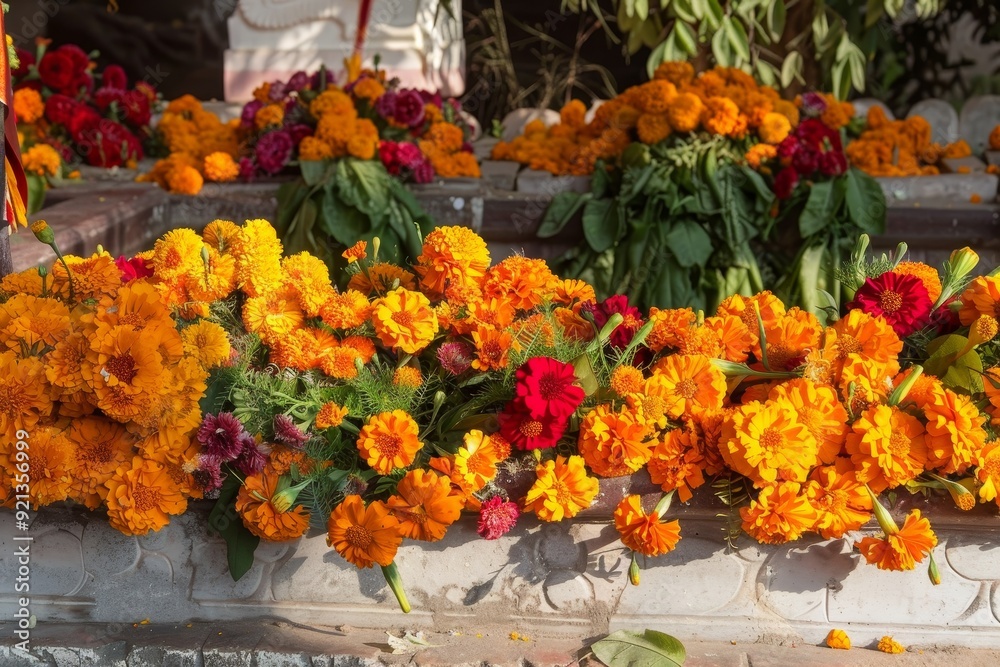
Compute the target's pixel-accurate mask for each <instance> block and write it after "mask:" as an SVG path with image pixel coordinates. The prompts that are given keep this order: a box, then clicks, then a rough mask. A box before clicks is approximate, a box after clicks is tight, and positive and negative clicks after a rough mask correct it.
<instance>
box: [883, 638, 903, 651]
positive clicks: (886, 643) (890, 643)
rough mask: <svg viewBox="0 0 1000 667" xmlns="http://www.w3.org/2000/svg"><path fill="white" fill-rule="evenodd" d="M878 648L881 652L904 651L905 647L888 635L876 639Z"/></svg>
mask: <svg viewBox="0 0 1000 667" xmlns="http://www.w3.org/2000/svg"><path fill="white" fill-rule="evenodd" d="M878 650H880V651H882V653H905V652H906V648H905V647H904V646H903V645H902V644H900V643H899V642H897V641H896V640H895V639H893V638H892V637H890V636H889V635H885V636H884V637H882V639H879V640H878Z"/></svg>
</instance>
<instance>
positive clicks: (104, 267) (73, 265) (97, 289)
mask: <svg viewBox="0 0 1000 667" xmlns="http://www.w3.org/2000/svg"><path fill="white" fill-rule="evenodd" d="M63 259H65V260H66V264H68V265H69V270H70V271H72V272H73V286H74V288H75V289H76V299H77V301H78V302H79V301H83V300H85V299H100V298H102V297H104V296H107V295H110V294H114V293H115V291H116V290H117V289H118V288H119V287H121V284H122V279H121V272H120V271H119V270H118V267H117V266H116V265H115V260H114V259H113V258H112V257H111V255H109V254H108V253H107V252H104V253H102V254H99V255H98V254H94V255H91V256H90V257H76V256H74V255H65V256H64V258H63ZM49 275H50V280H51V281H52V282H51V284H52V292H53V293H55V294H63V293H66V294H68V283H69V279H68V276H67V275H66V267H64V266H63V264H62V262H56V263H55V264H53V265H52V271H51V273H50V274H49Z"/></svg>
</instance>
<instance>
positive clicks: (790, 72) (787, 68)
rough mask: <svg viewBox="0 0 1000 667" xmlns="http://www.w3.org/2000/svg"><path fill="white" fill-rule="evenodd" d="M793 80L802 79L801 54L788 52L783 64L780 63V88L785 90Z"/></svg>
mask: <svg viewBox="0 0 1000 667" xmlns="http://www.w3.org/2000/svg"><path fill="white" fill-rule="evenodd" d="M795 79H799V80H801V79H802V54H801V53H799V52H798V51H790V52H789V53H788V55H786V56H785V62H783V63H781V87H782V88H787V87H788V86H790V85H792V81H793V80H795Z"/></svg>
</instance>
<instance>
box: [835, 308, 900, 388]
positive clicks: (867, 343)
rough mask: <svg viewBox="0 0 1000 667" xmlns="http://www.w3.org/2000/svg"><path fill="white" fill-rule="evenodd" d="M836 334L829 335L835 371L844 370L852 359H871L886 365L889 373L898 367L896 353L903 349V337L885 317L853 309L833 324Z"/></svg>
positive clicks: (885, 368) (892, 373) (886, 371)
mask: <svg viewBox="0 0 1000 667" xmlns="http://www.w3.org/2000/svg"><path fill="white" fill-rule="evenodd" d="M833 331H834V333H835V334H836V335H835V336H833V337H829V338H828V340H827V345H830V346H831V347H832V348H833V350H834V351H835V353H836V357H835V362H834V373H835V375H837V376H839V375H841V374H842V372H843V369H844V366H845V365H848V364H850V363H851V362H853V361H859V360H860V361H870V362H872V363H874V364H876V365H877V366H878V367H880V368H882V369H884V371H885V374H886V375H895V374H896V373H897V372H898V371H899V362H898V361H897V360H896V356H897V355H898V354H899V353H900V352H902V351H903V341H902V340H900V338H899V336H898V335H896V332H895V331H894V330H893V328H892V326H890V325H889V323H888V322H886V321H885V319H883V318H882V317H875V316H872V315H869V314H868V313H865V312H863V311H861V310H858V309H853V310H851V311H850V312H849V313H847V315H846V316H844V317H842V318H840V319H839V320H837V322H836V323H834V325H833Z"/></svg>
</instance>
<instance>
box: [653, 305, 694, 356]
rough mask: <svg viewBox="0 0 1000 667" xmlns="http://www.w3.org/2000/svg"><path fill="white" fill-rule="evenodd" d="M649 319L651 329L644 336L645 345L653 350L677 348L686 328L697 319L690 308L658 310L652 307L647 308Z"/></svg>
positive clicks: (692, 324) (660, 350)
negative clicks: (651, 325) (651, 324)
mask: <svg viewBox="0 0 1000 667" xmlns="http://www.w3.org/2000/svg"><path fill="white" fill-rule="evenodd" d="M649 319H650V321H651V322H653V329H652V330H651V331H650V332H649V335H648V336H646V345H647V346H649V348H650V349H651V350H653V352H662V351H663V350H664V349H666V348H675V349H676V348H679V347H680V346H681V341H682V340H683V338H684V336H685V335H686V333H687V331H688V329H690V328H691V327H692V326H694V323H695V322H696V321H697V317H696V316H695V314H694V311H693V310H691V309H690V308H674V309H669V310H660V309H659V308H656V307H653V308H650V309H649Z"/></svg>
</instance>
